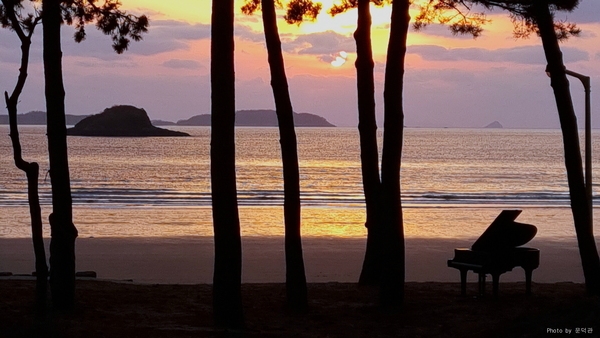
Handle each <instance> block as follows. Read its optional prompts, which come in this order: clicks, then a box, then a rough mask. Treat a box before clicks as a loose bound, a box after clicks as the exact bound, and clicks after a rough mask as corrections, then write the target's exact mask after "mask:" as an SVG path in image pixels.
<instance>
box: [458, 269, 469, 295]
mask: <svg viewBox="0 0 600 338" xmlns="http://www.w3.org/2000/svg"><path fill="white" fill-rule="evenodd" d="M467 272H469V270H468V269H460V294H461V296H463V297H465V296H466V295H467Z"/></svg>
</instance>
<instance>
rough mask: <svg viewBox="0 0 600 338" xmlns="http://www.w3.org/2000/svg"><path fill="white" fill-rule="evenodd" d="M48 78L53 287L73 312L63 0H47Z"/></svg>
mask: <svg viewBox="0 0 600 338" xmlns="http://www.w3.org/2000/svg"><path fill="white" fill-rule="evenodd" d="M42 15H43V21H42V23H43V28H44V34H43V38H44V42H43V48H44V52H43V55H44V79H45V94H46V111H47V133H48V154H49V160H50V161H49V162H50V182H51V184H52V214H51V216H50V227H51V236H52V239H51V241H50V288H51V292H52V303H53V306H54V307H55V308H57V309H59V310H63V311H70V310H72V309H73V305H74V302H75V238H77V229H76V228H75V225H74V224H73V211H72V200H71V185H70V178H69V161H68V156H67V128H66V123H65V91H64V86H63V78H62V52H61V41H60V26H61V21H62V20H61V8H60V1H59V0H43V2H42Z"/></svg>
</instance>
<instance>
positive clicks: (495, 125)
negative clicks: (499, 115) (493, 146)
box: [484, 121, 503, 129]
mask: <svg viewBox="0 0 600 338" xmlns="http://www.w3.org/2000/svg"><path fill="white" fill-rule="evenodd" d="M484 128H491V129H501V128H503V127H502V125H501V124H500V122H498V121H494V122H492V123H490V124H488V125H487V126H485V127H484Z"/></svg>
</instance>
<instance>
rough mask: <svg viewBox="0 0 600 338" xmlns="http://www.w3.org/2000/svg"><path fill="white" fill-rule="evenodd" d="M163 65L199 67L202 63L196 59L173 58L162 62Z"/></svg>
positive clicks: (181, 67)
mask: <svg viewBox="0 0 600 338" xmlns="http://www.w3.org/2000/svg"><path fill="white" fill-rule="evenodd" d="M162 66H163V67H167V68H174V69H199V68H202V64H201V63H200V62H198V61H195V60H181V59H171V60H168V61H165V62H163V63H162Z"/></svg>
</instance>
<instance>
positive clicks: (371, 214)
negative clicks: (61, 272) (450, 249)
mask: <svg viewBox="0 0 600 338" xmlns="http://www.w3.org/2000/svg"><path fill="white" fill-rule="evenodd" d="M369 3H370V0H359V1H358V20H357V24H356V31H355V32H354V40H355V41H356V63H355V67H356V85H357V92H358V131H359V136H360V161H361V169H362V179H363V191H364V194H365V204H366V209H367V221H366V223H365V226H366V227H367V248H366V252H365V259H364V262H363V267H362V271H361V274H360V278H359V284H361V285H375V284H377V283H378V282H379V278H380V276H381V262H382V257H381V255H380V254H381V252H380V249H381V242H380V240H381V238H380V237H379V239H378V236H377V235H378V230H379V223H378V217H379V214H380V212H381V211H380V210H378V207H379V203H378V200H379V194H380V185H381V182H380V179H379V151H378V148H377V121H376V117H375V81H374V79H373V68H374V62H373V50H372V46H371V12H370V8H369ZM379 232H380V231H379Z"/></svg>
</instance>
